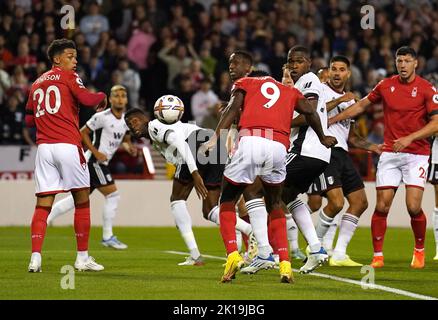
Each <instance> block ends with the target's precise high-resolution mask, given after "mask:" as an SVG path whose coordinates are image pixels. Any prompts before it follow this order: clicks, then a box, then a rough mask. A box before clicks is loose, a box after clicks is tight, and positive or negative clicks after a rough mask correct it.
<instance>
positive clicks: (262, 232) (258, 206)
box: [246, 199, 272, 259]
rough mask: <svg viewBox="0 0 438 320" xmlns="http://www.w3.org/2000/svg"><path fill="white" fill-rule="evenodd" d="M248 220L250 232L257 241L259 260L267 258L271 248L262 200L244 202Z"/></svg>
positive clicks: (266, 217)
mask: <svg viewBox="0 0 438 320" xmlns="http://www.w3.org/2000/svg"><path fill="white" fill-rule="evenodd" d="M246 209H247V210H248V215H249V220H250V221H251V226H252V231H253V233H254V236H255V238H256V240H257V245H258V252H259V253H258V255H259V256H260V257H261V258H264V259H266V258H268V257H269V254H270V253H271V252H272V248H271V246H270V244H269V239H268V213H267V212H266V207H265V203H264V201H263V199H254V200H250V201H247V202H246Z"/></svg>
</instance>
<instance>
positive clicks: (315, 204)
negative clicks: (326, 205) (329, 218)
mask: <svg viewBox="0 0 438 320" xmlns="http://www.w3.org/2000/svg"><path fill="white" fill-rule="evenodd" d="M307 205H308V206H309V209H310V211H312V212H315V211H318V210H319V209H321V206H322V196H321V195H319V194H309V195H308V199H307Z"/></svg>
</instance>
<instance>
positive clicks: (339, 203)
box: [328, 197, 344, 213]
mask: <svg viewBox="0 0 438 320" xmlns="http://www.w3.org/2000/svg"><path fill="white" fill-rule="evenodd" d="M328 205H329V206H330V207H331V211H333V212H334V213H339V212H340V211H341V210H342V209H343V208H344V198H338V197H334V198H332V199H329V204H328Z"/></svg>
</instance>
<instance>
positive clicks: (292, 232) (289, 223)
mask: <svg viewBox="0 0 438 320" xmlns="http://www.w3.org/2000/svg"><path fill="white" fill-rule="evenodd" d="M286 228H287V240H288V241H289V249H290V250H291V251H292V252H293V251H297V250H298V248H299V245H298V227H297V225H296V224H295V221H294V219H293V218H292V215H291V214H290V213H288V214H286Z"/></svg>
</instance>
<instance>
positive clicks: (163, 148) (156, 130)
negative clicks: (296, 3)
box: [148, 119, 201, 165]
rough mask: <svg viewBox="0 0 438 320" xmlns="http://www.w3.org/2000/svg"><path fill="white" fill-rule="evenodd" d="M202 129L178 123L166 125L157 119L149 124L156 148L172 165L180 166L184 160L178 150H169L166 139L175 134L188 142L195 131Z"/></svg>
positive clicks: (193, 125)
mask: <svg viewBox="0 0 438 320" xmlns="http://www.w3.org/2000/svg"><path fill="white" fill-rule="evenodd" d="M200 129H201V128H200V127H198V126H197V125H195V124H190V123H182V122H181V121H178V122H176V123H174V124H165V123H162V122H160V121H159V120H157V119H155V120H152V121H150V122H149V128H148V131H149V135H150V137H151V139H152V144H153V146H154V148H155V149H156V150H157V151H159V152H160V153H161V155H162V156H163V157H164V158H165V159H166V160H167V161H168V162H170V163H173V164H175V165H176V164H179V163H181V161H182V159H180V157H179V156H178V154H177V151H176V149H174V148H169V144H168V143H167V142H166V137H167V135H168V134H169V133H170V132H172V131H173V132H175V133H176V134H177V135H178V136H179V137H182V138H183V139H184V140H186V139H187V138H188V137H189V136H190V135H191V134H192V133H193V132H194V131H197V130H200Z"/></svg>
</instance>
